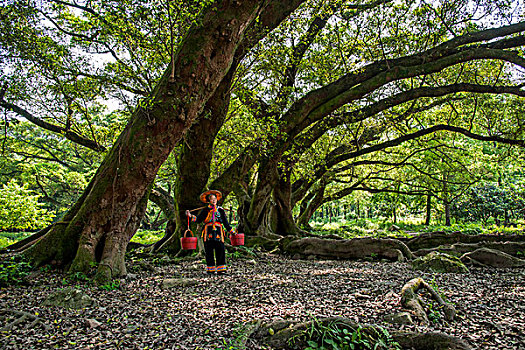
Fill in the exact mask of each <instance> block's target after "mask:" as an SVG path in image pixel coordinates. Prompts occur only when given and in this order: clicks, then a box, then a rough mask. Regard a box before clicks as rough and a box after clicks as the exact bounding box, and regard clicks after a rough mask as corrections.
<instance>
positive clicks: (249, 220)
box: [239, 157, 280, 235]
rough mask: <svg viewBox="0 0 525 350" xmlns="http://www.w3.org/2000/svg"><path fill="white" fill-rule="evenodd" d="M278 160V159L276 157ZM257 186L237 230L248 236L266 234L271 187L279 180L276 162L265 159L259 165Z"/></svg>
mask: <svg viewBox="0 0 525 350" xmlns="http://www.w3.org/2000/svg"><path fill="white" fill-rule="evenodd" d="M276 159H280V157H276ZM257 176H258V177H257V185H256V187H255V191H254V193H253V195H252V198H251V201H250V209H249V210H248V213H247V215H246V218H245V219H244V220H243V221H241V222H240V223H239V230H240V231H242V232H245V233H246V234H248V235H257V234H265V233H268V227H267V224H268V222H267V220H268V212H267V211H268V210H269V208H268V204H269V199H270V196H271V194H272V190H273V187H274V186H275V185H276V183H277V181H278V179H279V173H278V170H277V160H274V159H270V160H269V159H265V160H263V161H261V162H260V164H259V171H258V175H257Z"/></svg>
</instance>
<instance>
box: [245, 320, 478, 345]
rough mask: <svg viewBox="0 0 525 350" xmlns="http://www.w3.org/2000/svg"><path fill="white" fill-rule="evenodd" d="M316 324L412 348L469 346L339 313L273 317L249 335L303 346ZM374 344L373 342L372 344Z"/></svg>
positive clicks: (450, 338)
mask: <svg viewBox="0 0 525 350" xmlns="http://www.w3.org/2000/svg"><path fill="white" fill-rule="evenodd" d="M315 328H318V329H320V330H321V332H324V334H327V333H326V330H327V329H335V328H337V329H339V330H341V329H343V328H344V329H347V330H348V331H349V332H350V334H351V333H352V332H356V331H358V332H360V334H361V335H360V338H361V337H362V338H363V339H365V338H370V339H371V340H372V341H373V339H374V338H377V337H378V336H379V337H382V338H383V340H384V339H385V338H389V339H390V340H391V341H392V342H397V343H399V345H400V346H401V347H402V348H403V349H413V350H445V349H448V350H469V349H471V348H470V346H469V345H468V344H466V343H465V342H464V341H463V340H461V339H459V338H456V337H453V336H450V335H446V334H443V333H437V332H429V333H415V332H400V331H393V332H388V331H385V328H383V327H379V326H376V325H359V324H358V323H356V322H354V321H353V320H350V319H346V318H342V317H329V318H322V319H316V320H313V321H310V322H298V321H283V320H280V321H275V322H271V323H265V324H262V325H261V326H260V327H259V328H258V329H257V330H256V331H255V332H253V333H252V334H251V335H250V336H251V337H252V338H253V339H254V340H255V341H256V342H257V343H259V344H261V345H266V346H270V347H271V348H274V349H304V348H305V347H307V343H306V341H307V340H308V337H309V336H310V335H312V334H315ZM372 346H373V344H372Z"/></svg>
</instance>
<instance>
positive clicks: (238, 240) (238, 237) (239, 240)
mask: <svg viewBox="0 0 525 350" xmlns="http://www.w3.org/2000/svg"><path fill="white" fill-rule="evenodd" d="M230 242H231V244H232V245H244V233H236V234H233V235H230Z"/></svg>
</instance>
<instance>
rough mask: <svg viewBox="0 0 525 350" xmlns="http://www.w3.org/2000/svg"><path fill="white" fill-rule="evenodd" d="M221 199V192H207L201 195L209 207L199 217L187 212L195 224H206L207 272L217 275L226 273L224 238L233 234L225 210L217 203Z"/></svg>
mask: <svg viewBox="0 0 525 350" xmlns="http://www.w3.org/2000/svg"><path fill="white" fill-rule="evenodd" d="M221 198H222V194H221V193H220V192H219V191H216V190H209V191H206V192H204V193H203V194H201V195H200V199H201V201H202V202H204V203H208V205H207V206H206V207H205V208H204V209H202V210H201V211H200V213H199V214H198V215H197V216H195V215H192V214H191V213H190V212H189V210H186V215H187V216H189V217H191V220H192V221H193V222H197V223H201V222H204V229H203V230H202V240H203V241H204V250H205V252H206V265H207V266H206V272H207V273H208V274H213V273H215V272H217V274H220V275H222V274H224V273H226V253H225V249H224V238H225V237H226V233H230V234H231V233H233V229H232V227H231V226H230V224H229V223H228V219H227V218H226V213H225V211H224V209H223V208H221V207H219V206H218V205H217V201H219V200H220V199H221Z"/></svg>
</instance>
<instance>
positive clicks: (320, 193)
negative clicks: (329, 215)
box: [297, 185, 326, 228]
mask: <svg viewBox="0 0 525 350" xmlns="http://www.w3.org/2000/svg"><path fill="white" fill-rule="evenodd" d="M325 188H326V187H325V186H324V185H321V186H319V187H318V188H317V189H316V191H315V194H314V198H312V200H311V201H310V202H308V204H307V206H306V209H305V210H304V211H303V212H301V214H300V215H299V218H298V219H297V224H298V225H299V227H302V228H308V227H310V225H309V222H310V218H311V217H312V215H314V213H315V211H316V210H317V209H319V207H320V206H321V205H322V204H323V198H324V191H325Z"/></svg>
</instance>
